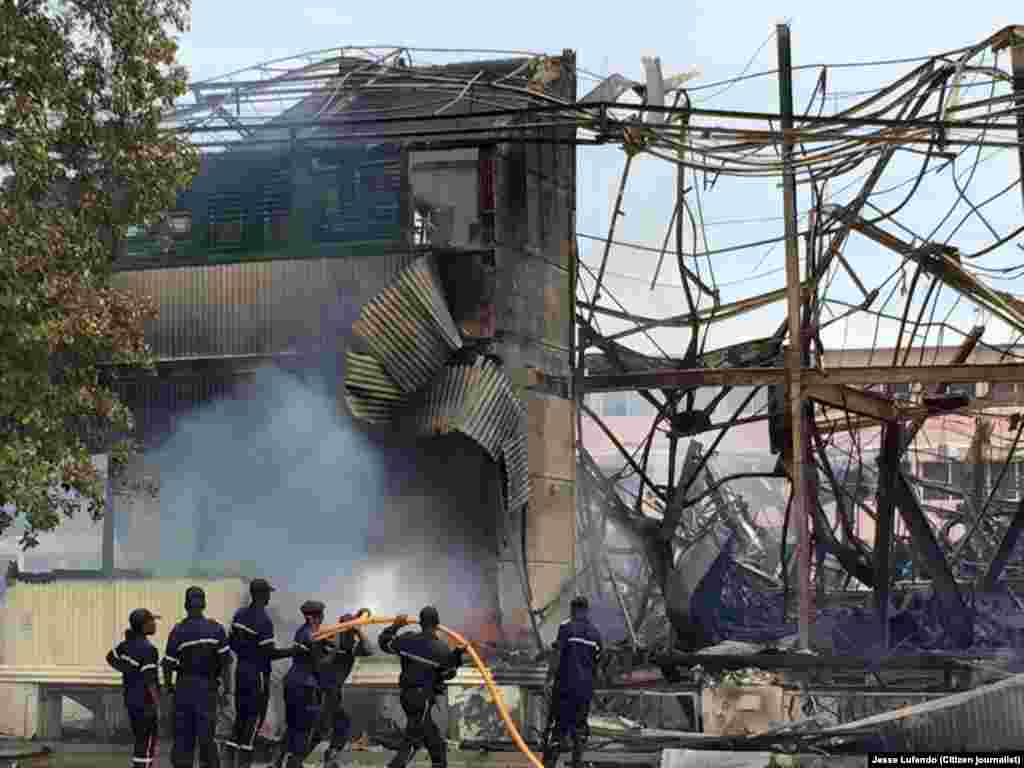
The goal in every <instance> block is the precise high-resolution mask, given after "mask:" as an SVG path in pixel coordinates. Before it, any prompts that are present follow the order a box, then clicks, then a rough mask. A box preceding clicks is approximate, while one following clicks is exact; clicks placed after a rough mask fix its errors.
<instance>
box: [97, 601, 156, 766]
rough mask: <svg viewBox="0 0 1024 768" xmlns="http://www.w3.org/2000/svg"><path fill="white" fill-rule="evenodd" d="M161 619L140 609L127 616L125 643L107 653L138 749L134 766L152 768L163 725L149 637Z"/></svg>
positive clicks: (154, 657) (134, 753) (108, 662)
mask: <svg viewBox="0 0 1024 768" xmlns="http://www.w3.org/2000/svg"><path fill="white" fill-rule="evenodd" d="M159 618H160V617H159V616H156V615H154V614H153V613H150V612H149V611H147V610H146V609H145V608H137V609H135V610H134V611H132V612H131V614H129V616H128V629H127V630H126V631H125V633H124V640H123V641H122V642H121V643H119V644H118V646H117V647H116V648H114V649H112V650H111V651H109V652H108V653H107V664H109V665H110V666H112V667H113V668H114V669H116V670H117V671H118V672H120V673H121V676H122V680H123V682H124V703H125V706H126V707H127V708H128V718H129V720H130V721H131V726H132V735H133V736H134V737H135V748H134V750H133V752H132V765H135V766H142V765H152V763H153V760H154V756H155V754H156V741H157V736H158V726H159V723H160V680H159V676H158V674H157V664H158V657H159V654H158V653H157V650H156V646H155V645H153V644H152V643H151V642H149V637H150V636H152V635H154V634H156V620H157V619H159Z"/></svg>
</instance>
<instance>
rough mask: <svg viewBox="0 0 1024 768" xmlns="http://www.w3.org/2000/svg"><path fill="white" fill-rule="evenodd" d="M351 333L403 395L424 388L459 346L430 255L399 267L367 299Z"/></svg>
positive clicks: (460, 340) (458, 336)
mask: <svg viewBox="0 0 1024 768" xmlns="http://www.w3.org/2000/svg"><path fill="white" fill-rule="evenodd" d="M352 331H353V333H354V334H355V336H356V338H359V339H361V340H362V341H363V342H364V343H365V344H366V346H367V347H369V349H370V351H371V352H372V353H373V355H374V357H376V358H377V360H378V361H379V362H380V363H381V365H382V366H383V367H384V369H385V370H386V371H387V372H388V374H390V376H391V377H392V378H393V379H394V380H395V382H397V384H398V385H399V386H400V387H401V388H402V390H403V391H405V392H415V391H417V390H418V389H420V388H421V387H423V386H424V385H426V384H427V383H428V382H429V381H430V380H431V379H433V378H434V376H435V375H436V374H437V371H438V369H440V368H441V366H443V365H444V363H445V361H446V360H447V359H448V358H449V356H450V355H451V353H452V352H454V351H456V350H458V349H461V348H462V337H461V336H460V335H459V329H458V328H456V326H455V321H454V320H452V316H451V312H450V311H449V310H448V303H447V301H446V300H445V297H444V290H443V289H442V287H441V280H440V277H439V276H438V274H437V265H436V264H435V262H434V258H433V257H432V256H424V257H422V258H420V259H418V260H417V261H416V262H415V263H413V264H411V265H410V266H409V267H407V268H406V269H403V270H402V271H401V272H400V273H399V275H398V278H397V279H396V280H395V281H394V282H393V283H391V285H389V286H388V287H387V288H385V289H384V290H383V291H382V292H381V293H379V294H378V295H376V296H374V297H373V298H372V299H370V301H369V302H367V304H366V306H364V307H363V309H362V311H361V312H360V313H359V319H358V320H357V321H356V322H355V323H354V324H353V325H352Z"/></svg>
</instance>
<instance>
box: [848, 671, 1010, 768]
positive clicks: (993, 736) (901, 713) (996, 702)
mask: <svg viewBox="0 0 1024 768" xmlns="http://www.w3.org/2000/svg"><path fill="white" fill-rule="evenodd" d="M1021 723H1024V675H1014V676H1013V677H1011V678H1008V679H1006V680H1001V681H1000V682H998V683H994V684H993V685H985V686H982V687H980V688H975V689H974V690H972V691H967V692H965V693H957V694H953V695H952V696H946V697H945V698H941V699H937V700H935V701H929V702H927V703H925V704H918V705H916V706H913V707H904V708H902V709H897V710H895V711H893V712H887V713H886V714H884V715H877V716H875V717H869V718H865V719H863V720H856V721H854V722H852V723H846V724H844V725H841V726H838V727H836V728H833V729H831V730H832V731H833V732H835V733H837V734H839V733H842V732H843V731H877V733H878V734H879V737H880V738H881V740H882V745H881V748H883V749H885V750H890V751H894V752H895V751H898V752H943V753H947V754H950V753H956V752H1009V751H1020V750H1024V728H1022V727H1021Z"/></svg>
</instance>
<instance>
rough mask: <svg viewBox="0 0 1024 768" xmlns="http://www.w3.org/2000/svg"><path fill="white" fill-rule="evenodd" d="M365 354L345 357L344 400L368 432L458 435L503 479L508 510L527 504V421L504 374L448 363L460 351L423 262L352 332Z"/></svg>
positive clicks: (437, 286) (493, 367)
mask: <svg viewBox="0 0 1024 768" xmlns="http://www.w3.org/2000/svg"><path fill="white" fill-rule="evenodd" d="M352 330H353V333H354V335H355V336H356V337H357V338H358V339H359V340H360V342H361V343H362V344H363V345H364V346H365V347H366V349H367V350H369V354H360V353H357V352H348V353H347V355H346V372H345V400H346V402H347V403H348V406H349V408H350V410H351V411H352V415H353V416H355V417H356V418H358V419H360V420H362V421H366V422H369V423H372V424H388V423H411V424H413V425H414V426H415V429H416V432H417V433H418V434H420V435H423V436H432V435H447V434H451V433H453V432H460V433H462V434H463V435H465V436H466V437H468V438H470V439H471V440H473V441H474V442H476V443H477V444H478V445H479V446H480V447H481V448H483V449H484V451H486V452H487V455H488V456H490V458H491V459H492V460H493V461H496V462H498V463H499V464H500V465H502V467H503V469H504V472H505V503H506V507H507V509H508V511H509V512H513V511H515V510H517V509H519V508H520V507H521V506H523V505H524V504H526V502H527V501H528V500H529V493H530V491H529V473H528V469H529V468H528V464H527V455H526V413H525V409H524V408H523V405H522V403H521V402H520V401H519V399H518V398H517V397H516V395H515V392H514V391H513V389H512V385H511V382H510V381H509V379H508V376H506V374H505V372H504V370H502V368H501V366H500V365H499V364H497V363H495V362H494V361H493V360H491V359H489V358H486V357H484V356H476V358H475V359H474V360H472V361H466V362H456V361H453V357H454V356H455V353H457V352H459V350H461V349H462V347H463V342H462V336H461V335H460V333H459V330H458V327H457V326H456V324H455V321H454V320H453V318H452V315H451V311H450V309H449V305H448V302H447V300H446V298H445V294H444V290H443V288H442V285H441V281H440V277H439V272H438V268H437V263H436V261H435V257H434V256H433V255H427V256H424V257H422V258H420V259H418V260H417V261H416V262H414V263H413V264H411V265H410V266H408V267H406V268H405V269H404V270H402V272H401V273H399V275H398V277H397V278H396V280H395V281H394V282H393V283H392V284H391V285H389V286H388V287H387V288H386V289H385V290H384V291H383V292H382V293H380V294H379V295H378V296H376V297H374V298H373V299H372V300H371V301H370V302H369V303H368V304H367V305H366V306H365V307H363V310H362V312H361V313H360V315H359V319H358V320H357V321H356V322H355V323H354V324H353V327H352Z"/></svg>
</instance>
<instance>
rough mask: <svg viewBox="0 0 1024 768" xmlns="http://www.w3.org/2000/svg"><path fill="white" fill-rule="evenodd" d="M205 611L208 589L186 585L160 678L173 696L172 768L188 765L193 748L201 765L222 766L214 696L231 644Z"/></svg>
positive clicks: (217, 689)
mask: <svg viewBox="0 0 1024 768" xmlns="http://www.w3.org/2000/svg"><path fill="white" fill-rule="evenodd" d="M205 610H206V593H205V592H203V590H202V589H200V588H199V587H189V588H188V589H187V590H186V591H185V611H186V612H187V613H188V616H187V617H186V618H185V619H184V620H183V621H181V622H179V623H178V624H176V625H175V626H174V629H172V630H171V635H170V637H169V638H167V650H166V652H165V653H164V660H163V667H164V679H165V682H166V685H167V690H168V692H170V693H172V694H173V695H174V749H173V750H172V751H171V764H172V765H173V766H174V768H192V763H193V755H194V753H195V751H196V747H197V746H198V749H199V763H200V765H201V766H204V767H205V768H219V766H220V757H219V755H218V754H217V744H216V742H215V741H214V736H215V734H216V729H217V700H218V697H219V693H220V691H219V686H220V684H221V682H222V680H223V679H224V678H226V676H227V672H228V669H227V668H228V667H229V666H230V664H231V657H230V656H229V655H228V654H229V651H230V650H231V648H230V646H229V645H228V636H227V633H226V632H225V631H224V627H223V625H221V624H220V622H217V621H214V620H212V619H208V618H206V617H205V616H204V615H203V611H205ZM175 678H177V679H175ZM175 683H177V684H175Z"/></svg>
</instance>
